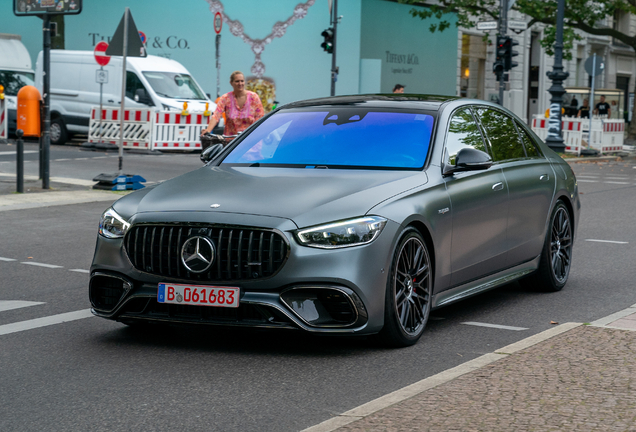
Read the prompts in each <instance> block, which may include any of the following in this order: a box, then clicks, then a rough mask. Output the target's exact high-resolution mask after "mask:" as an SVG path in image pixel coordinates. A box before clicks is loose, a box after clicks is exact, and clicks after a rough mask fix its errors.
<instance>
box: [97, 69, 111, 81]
mask: <svg viewBox="0 0 636 432" xmlns="http://www.w3.org/2000/svg"><path fill="white" fill-rule="evenodd" d="M95 82H96V83H97V84H106V83H108V71H107V70H103V69H97V70H96V71H95Z"/></svg>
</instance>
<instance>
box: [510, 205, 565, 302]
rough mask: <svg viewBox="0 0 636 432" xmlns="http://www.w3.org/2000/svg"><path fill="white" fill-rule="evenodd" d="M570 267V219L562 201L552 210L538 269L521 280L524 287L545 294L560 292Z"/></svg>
mask: <svg viewBox="0 0 636 432" xmlns="http://www.w3.org/2000/svg"><path fill="white" fill-rule="evenodd" d="M571 265H572V219H571V217H570V213H569V212H568V209H567V207H566V206H565V204H563V202H562V201H559V202H557V204H556V205H555V206H554V209H552V214H551V216H550V225H549V228H548V232H547V234H546V238H545V243H544V245H543V250H542V252H541V259H540V261H539V268H538V269H537V271H536V272H534V273H533V274H532V275H530V276H528V277H527V278H525V279H523V280H522V281H521V282H522V284H523V285H524V286H526V287H528V288H531V289H534V290H537V291H545V292H556V291H561V290H562V289H563V287H564V286H565V284H566V283H567V281H568V276H569V274H570V267H571Z"/></svg>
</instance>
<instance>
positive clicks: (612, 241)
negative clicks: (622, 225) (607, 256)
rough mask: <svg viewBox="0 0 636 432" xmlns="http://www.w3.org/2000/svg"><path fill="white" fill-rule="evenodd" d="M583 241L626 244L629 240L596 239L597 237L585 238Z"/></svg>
mask: <svg viewBox="0 0 636 432" xmlns="http://www.w3.org/2000/svg"><path fill="white" fill-rule="evenodd" d="M585 241H589V242H597V243H614V244H628V243H629V242H625V241H616V240H598V239H585Z"/></svg>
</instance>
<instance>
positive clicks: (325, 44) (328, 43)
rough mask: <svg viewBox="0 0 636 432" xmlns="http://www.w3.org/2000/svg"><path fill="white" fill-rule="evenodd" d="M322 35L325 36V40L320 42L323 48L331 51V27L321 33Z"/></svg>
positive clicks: (330, 52)
mask: <svg viewBox="0 0 636 432" xmlns="http://www.w3.org/2000/svg"><path fill="white" fill-rule="evenodd" d="M321 35H322V37H323V38H325V41H324V42H323V43H322V44H320V46H321V47H322V49H323V50H325V51H327V52H328V53H329V54H332V53H333V45H334V40H333V28H331V27H329V28H328V29H326V30H324V31H323V32H322V33H321Z"/></svg>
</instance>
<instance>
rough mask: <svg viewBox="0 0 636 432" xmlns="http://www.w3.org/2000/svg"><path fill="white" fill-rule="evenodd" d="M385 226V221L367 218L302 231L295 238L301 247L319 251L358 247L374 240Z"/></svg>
mask: <svg viewBox="0 0 636 432" xmlns="http://www.w3.org/2000/svg"><path fill="white" fill-rule="evenodd" d="M385 225H386V219H384V218H381V217H379V216H367V217H362V218H357V219H351V220H347V221H342V222H335V223H331V224H328V225H321V226H317V227H313V228H308V229H304V230H301V231H298V232H296V238H297V239H298V242H299V243H300V244H301V245H303V246H309V247H315V248H321V249H337V248H344V247H350V246H359V245H364V244H368V243H371V242H372V241H373V240H375V239H376V238H377V237H378V236H379V235H380V233H381V232H382V229H383V228H384V226H385Z"/></svg>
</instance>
